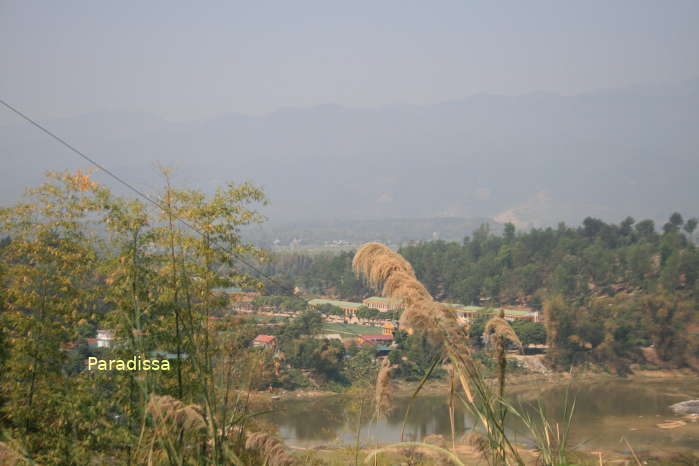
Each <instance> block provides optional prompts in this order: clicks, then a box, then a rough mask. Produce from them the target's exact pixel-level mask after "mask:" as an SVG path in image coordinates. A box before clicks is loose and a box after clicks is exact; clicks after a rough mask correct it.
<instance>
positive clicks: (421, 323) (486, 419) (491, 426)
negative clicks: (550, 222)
mask: <svg viewBox="0 0 699 466" xmlns="http://www.w3.org/2000/svg"><path fill="white" fill-rule="evenodd" d="M352 266H353V269H354V271H355V273H356V274H357V275H358V276H361V277H363V278H364V279H365V280H366V282H367V283H368V284H369V285H370V286H371V287H373V288H375V289H377V290H380V291H381V293H382V294H383V295H384V296H386V297H391V298H396V299H401V300H402V301H403V304H404V307H405V310H404V312H403V314H402V316H401V319H400V327H401V328H407V329H413V330H415V331H419V332H423V333H424V334H426V335H427V336H428V337H429V338H430V339H432V340H433V341H435V342H437V343H440V344H441V345H442V347H443V349H444V353H443V355H442V356H441V357H440V358H438V359H437V360H435V363H434V364H433V366H432V367H431V368H430V370H429V371H428V373H427V374H426V376H425V377H424V378H423V380H422V381H421V382H420V384H419V386H418V388H417V389H416V390H415V392H414V393H413V396H412V398H411V404H412V402H413V401H414V399H415V397H416V396H417V394H418V393H419V392H420V390H421V389H422V387H423V386H424V383H425V381H426V380H427V378H428V377H429V376H430V374H431V373H432V371H433V370H434V368H435V367H436V366H437V365H438V364H439V363H441V362H444V361H448V362H449V363H450V365H451V367H452V370H453V374H454V379H455V380H458V382H459V384H460V388H461V390H462V391H463V396H462V395H461V394H459V395H458V399H459V400H460V401H461V402H462V403H463V405H464V407H465V408H466V409H467V411H469V412H470V413H471V414H472V415H473V417H474V418H475V419H476V421H477V422H478V425H479V428H480V429H481V430H482V431H483V433H484V435H485V439H486V443H487V448H486V449H485V451H484V454H485V457H486V460H487V461H488V462H489V463H490V464H493V465H511V464H517V465H523V464H524V461H523V460H522V457H521V456H520V454H519V452H518V450H517V448H515V446H514V445H513V444H512V442H511V441H510V439H509V437H508V435H507V433H506V430H505V418H506V415H507V412H508V411H509V410H511V407H510V406H509V405H508V404H507V403H505V401H504V395H505V384H506V370H507V359H506V355H505V349H506V341H507V340H509V341H510V342H512V343H514V344H515V345H517V346H519V347H521V342H520V341H519V338H518V337H517V335H516V333H515V332H514V331H513V330H512V328H511V327H510V325H509V324H508V323H507V321H506V320H505V319H504V317H503V315H502V313H501V314H500V315H499V316H497V317H495V318H493V319H491V320H490V321H489V322H488V323H487V324H486V336H488V335H491V337H493V338H494V341H495V346H496V359H497V362H498V374H497V375H498V388H497V390H494V389H493V388H492V387H491V385H490V384H489V383H488V382H487V381H486V379H485V377H484V375H483V372H482V369H481V367H480V365H479V364H478V363H477V361H476V360H475V359H474V358H473V354H472V352H471V349H470V348H469V346H468V344H467V341H468V335H467V333H466V331H465V329H464V326H463V325H462V324H461V323H460V322H459V320H458V319H457V316H456V314H455V312H454V310H453V309H452V308H450V307H448V306H446V305H443V304H440V303H438V302H435V301H434V299H433V298H432V296H431V295H430V293H429V292H428V291H427V289H426V288H425V287H424V285H422V283H420V282H419V281H418V280H417V278H416V276H415V271H414V270H413V268H412V266H411V265H410V264H409V263H408V262H407V261H406V260H405V259H404V258H403V257H402V256H400V255H399V254H397V253H395V252H393V251H392V250H391V249H389V248H388V247H386V246H384V245H382V244H380V243H367V244H365V245H364V246H362V247H361V248H360V249H359V250H358V251H357V253H356V254H355V257H354V259H353V261H352ZM409 409H410V407H409V408H408V412H406V418H407V415H408V414H409ZM404 426H405V422H404ZM566 435H567V431H566ZM566 438H567V437H566ZM401 440H403V433H401ZM559 440H562V439H560V438H559ZM418 444H419V445H420V446H425V445H426V444H425V443H418ZM558 445H563V446H565V442H562V443H561V442H559V443H558ZM453 447H454V445H453V443H452V448H453ZM551 464H553V463H551Z"/></svg>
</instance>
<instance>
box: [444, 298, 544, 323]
mask: <svg viewBox="0 0 699 466" xmlns="http://www.w3.org/2000/svg"><path fill="white" fill-rule="evenodd" d="M444 304H446V305H447V306H449V307H451V308H452V309H454V312H456V315H457V317H459V318H461V319H463V320H464V321H465V322H466V323H468V322H470V321H471V319H473V318H474V317H475V316H476V315H477V314H486V315H491V316H495V315H497V314H498V313H499V312H500V311H501V310H502V311H503V313H504V314H505V319H506V320H510V321H512V320H530V321H532V322H539V320H540V317H539V313H538V312H537V311H532V310H523V309H505V308H491V307H483V306H464V305H462V304H452V303H444Z"/></svg>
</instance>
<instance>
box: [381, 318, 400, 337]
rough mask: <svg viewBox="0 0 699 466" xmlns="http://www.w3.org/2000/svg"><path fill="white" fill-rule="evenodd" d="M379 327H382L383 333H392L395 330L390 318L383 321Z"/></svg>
mask: <svg viewBox="0 0 699 466" xmlns="http://www.w3.org/2000/svg"><path fill="white" fill-rule="evenodd" d="M381 328H382V329H383V334H384V335H393V332H394V331H395V330H396V326H395V325H393V322H391V321H390V320H389V321H387V322H386V323H384V324H383V325H382V326H381Z"/></svg>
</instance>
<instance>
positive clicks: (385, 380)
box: [374, 358, 393, 419]
mask: <svg viewBox="0 0 699 466" xmlns="http://www.w3.org/2000/svg"><path fill="white" fill-rule="evenodd" d="M391 370H393V367H392V366H391V362H390V361H389V360H388V358H384V360H383V361H382V362H381V367H380V368H379V375H378V376H377V377H376V395H375V397H374V401H375V403H376V418H377V419H378V418H379V417H380V416H385V415H386V414H388V413H389V412H390V410H391V407H392V401H393V386H392V385H393V384H392V383H391Z"/></svg>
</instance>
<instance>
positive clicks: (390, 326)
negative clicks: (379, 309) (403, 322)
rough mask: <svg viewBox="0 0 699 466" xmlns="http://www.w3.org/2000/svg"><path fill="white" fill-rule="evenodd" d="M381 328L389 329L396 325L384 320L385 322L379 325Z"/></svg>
mask: <svg viewBox="0 0 699 466" xmlns="http://www.w3.org/2000/svg"><path fill="white" fill-rule="evenodd" d="M381 328H390V329H394V328H396V326H395V325H393V324H392V323H391V322H386V323H385V324H383V325H382V326H381Z"/></svg>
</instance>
